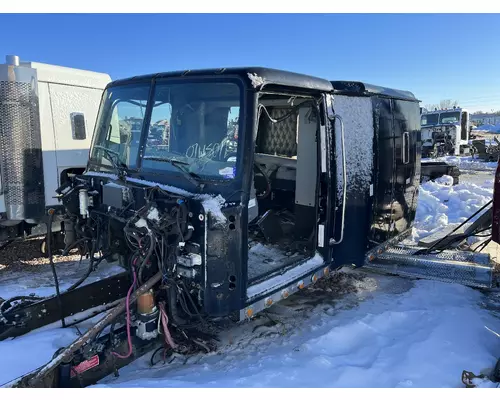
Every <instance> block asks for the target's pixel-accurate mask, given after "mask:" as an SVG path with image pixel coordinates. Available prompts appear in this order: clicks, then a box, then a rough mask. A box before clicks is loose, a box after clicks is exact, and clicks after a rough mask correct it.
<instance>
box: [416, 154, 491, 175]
mask: <svg viewBox="0 0 500 400" xmlns="http://www.w3.org/2000/svg"><path fill="white" fill-rule="evenodd" d="M426 161H431V162H432V161H444V162H447V163H448V164H453V165H456V166H457V167H458V168H459V169H460V171H461V172H462V171H489V170H495V169H496V167H497V163H496V162H483V161H481V160H480V159H478V158H474V157H472V156H470V157H456V156H446V157H437V158H423V159H422V162H426Z"/></svg>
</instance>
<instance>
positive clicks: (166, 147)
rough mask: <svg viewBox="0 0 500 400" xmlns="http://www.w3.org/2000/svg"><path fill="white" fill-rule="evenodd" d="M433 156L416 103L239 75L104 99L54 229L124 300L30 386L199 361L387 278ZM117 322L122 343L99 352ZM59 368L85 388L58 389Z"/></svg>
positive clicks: (132, 82)
mask: <svg viewBox="0 0 500 400" xmlns="http://www.w3.org/2000/svg"><path fill="white" fill-rule="evenodd" d="M421 145H422V139H421V130H420V108H419V101H418V100H417V99H416V98H415V97H414V95H413V94H412V93H410V92H406V91H400V90H394V89H389V88H383V87H378V86H374V85H370V84H365V83H361V82H351V81H349V82H347V81H327V80H324V79H320V78H316V77H311V76H306V75H300V74H296V73H292V72H287V71H279V70H273V69H267V68H233V69H212V70H198V71H191V70H188V71H178V72H169V73H158V74H153V75H147V76H139V77H134V78H130V79H123V80H119V81H114V82H112V83H110V84H108V85H107V87H106V89H105V91H104V94H103V96H102V100H101V105H100V108H99V113H98V116H97V121H96V126H95V132H94V137H93V140H92V146H91V150H90V154H89V160H88V165H87V168H86V170H85V172H83V173H81V174H76V175H74V176H71V177H69V179H67V180H66V181H65V182H64V184H62V185H61V187H59V188H58V189H57V193H58V198H59V200H60V201H61V204H62V206H63V207H62V208H61V209H58V211H57V213H58V218H60V219H61V220H62V221H63V227H64V235H65V238H64V239H65V244H66V250H67V249H70V248H73V247H75V246H78V248H79V249H80V251H81V252H83V253H84V254H86V255H87V256H88V257H89V259H90V267H89V272H88V273H89V274H90V273H91V272H92V270H93V268H94V267H95V265H97V264H98V263H99V262H100V261H102V260H104V259H105V260H107V261H108V262H116V263H119V265H121V266H122V267H123V268H124V274H123V275H122V276H120V277H119V279H120V280H121V281H120V282H121V283H120V285H119V287H120V289H119V290H118V289H116V287H117V286H116V285H114V287H115V289H116V291H115V293H114V294H113V296H112V298H110V301H116V300H117V299H120V298H121V299H123V300H122V302H121V303H120V305H119V306H117V308H116V309H113V310H112V311H110V313H109V314H108V315H107V316H106V317H104V318H103V320H101V321H100V322H99V323H98V324H97V325H96V326H98V329H97V328H96V329H95V330H94V331H92V332H91V333H89V334H88V336H85V337H84V339H85V340H84V339H82V338H80V339H79V340H80V341H79V343H78V345H72V346H73V347H71V346H69V347H68V348H67V349H66V350H65V352H63V353H64V356H63V355H62V354H63V353H61V355H60V357H59V356H56V358H55V359H54V360H56V361H54V360H53V361H52V363H49V364H47V365H46V366H45V367H44V368H42V369H41V370H39V371H37V372H36V373H35V374H34V375H31V376H30V377H29V378H27V379H24V380H23V381H22V383H21V386H23V385H28V386H29V385H35V383H34V382H36V384H37V385H40V382H41V381H42V378H44V377H46V376H47V374H48V373H49V372H51V373H52V372H53V371H55V370H56V369H55V368H56V364H57V365H58V366H59V369H58V371H59V375H58V376H59V378H58V379H60V382H65V384H67V385H72V384H77V382H81V380H82V379H83V380H85V379H84V377H85V374H91V372H90V371H91V370H92V368H94V367H97V365H95V362H97V363H98V365H99V366H100V367H99V368H103V369H102V371H106V373H110V370H109V368H108V367H109V365H108V364H109V363H111V361H109V360H114V361H115V362H118V361H119V363H123V362H126V361H123V360H130V359H131V358H132V354H133V355H134V356H137V355H138V354H139V353H140V352H141V351H140V350H137V348H140V349H143V350H142V351H145V350H146V349H150V344H151V343H153V342H154V341H155V340H156V339H157V338H158V337H160V336H161V337H162V338H163V340H164V342H165V344H166V346H167V347H169V348H176V347H178V346H179V344H178V343H179V342H178V340H180V341H181V343H183V342H184V341H185V340H184V339H186V340H187V339H189V338H190V337H191V338H195V339H193V341H194V343H198V345H199V343H200V340H199V338H198V336H196V335H197V334H194V333H191V334H188V333H187V332H189V331H190V330H191V329H193V327H196V329H199V330H201V331H203V327H204V326H205V325H206V324H207V323H215V322H217V321H220V320H224V319H230V320H233V321H244V320H245V319H248V318H252V317H254V316H255V315H256V314H257V313H259V312H261V311H262V310H265V309H266V308H268V307H270V306H272V305H273V304H275V303H277V302H279V301H281V300H283V299H286V298H287V297H288V296H290V295H292V294H293V293H294V292H297V291H299V290H301V289H303V288H304V287H306V286H308V285H310V284H314V283H315V282H316V281H317V280H318V279H320V278H322V277H324V276H325V275H328V274H329V273H330V272H331V271H333V270H337V269H339V268H341V267H343V266H345V265H349V266H355V267H362V266H364V265H366V264H370V263H371V264H372V267H373V268H376V267H377V266H378V267H379V268H382V267H381V266H382V265H383V264H384V261H383V260H384V257H386V258H387V257H389V259H390V256H391V254H399V255H401V254H403V253H404V251H403V250H402V251H399V252H398V251H395V250H394V249H395V247H394V243H393V242H395V241H400V240H402V239H403V238H404V237H406V236H407V235H408V234H409V233H410V231H411V228H412V225H413V221H414V218H415V213H416V207H417V198H418V187H419V184H420V176H421V170H420V168H421V164H420V158H421ZM417 250H418V249H417ZM402 252H403V253H402ZM407 253H408V254H409V255H410V257H411V259H412V260H413V259H414V258H415V256H416V254H415V253H416V252H415V251H408V252H407ZM96 254H99V255H100V257H99V258H95V255H96ZM405 254H406V253H405ZM387 255H388V256H387ZM403 259H404V257H403ZM438 261H439V262H441V260H438ZM469 261H470V262H469ZM476 261H477V260H475V259H474V260H467V262H469V264H470V265H467V267H471V268H474V266H475V264H474V265H472V264H473V263H474V262H476ZM487 261H488V260H486V261H485V260H483V259H481V260H479V261H477V262H480V263H482V262H487ZM398 262H403V261H402V258H401V257H399V258H398ZM433 262H436V260H435V259H431V260H430V263H431V264H432V263H433ZM414 264H415V263H414ZM417 264H418V263H417ZM384 265H385V264H384ZM412 265H413V264H412ZM433 265H434V266H435V264H433ZM417 267H418V265H417ZM485 274H486V275H485V276H487V277H488V276H489V275H488V273H487V272H486V273H485ZM424 275H425V274H424ZM109 279H115V280H116V279H118V278H116V277H115V278H109ZM481 279H482V282H483V283H484V275H481ZM486 280H487V279H486ZM123 282H127V284H126V285H124V284H123ZM94 285H95V284H94ZM97 285H101V287H104V286H103V285H106V282H104V281H103V282H100V283H97ZM129 287H130V288H129ZM126 289H128V291H127V290H126ZM73 290H80V291H85V290H87V289H86V287H85V286H84V287H81V288H80V289H76V288H75V289H73ZM70 295H71V291H69V292H67V293H63V294H61V296H60V298H59V300H61V299H62V300H64V298H67V297H69V296H70ZM45 301H46V302H49V301H50V302H52V304H55V301H56V298H55V297H54V298H51V299H48V300H45ZM133 301H137V307H136V308H133V309H132V310H131V309H130V307H129V304H130V303H131V302H133ZM42 303H43V301H42V302H41V303H40V304H37V303H36V302H35V303H33V302H32V304H30V307H34V308H37V307H43V304H42ZM89 306H90V304H89ZM13 307H14V308H13ZM118 307H121V308H119V309H118ZM12 309H13V310H16V313H17V314H18V315H20V314H22V313H20V312H19V308H17V309H16V308H15V306H13V305H12V304H10V303H9V304H7V305H6V306H5V307H4V306H3V305H0V311H1V313H2V315H1V316H2V318H3V321H4V324H5V326H7V325H9V322H10V328H12V321H16V324H15V325H16V327H15V329H14V330H11V331H10V332H11V333H10V334H11V335H12V334H15V332H14V331H15V330H16V329H22V324H23V323H22V321H19V320H15V319H13V317H12V315H13V312H12ZM125 309H126V315H125V316H123V311H124V310H125ZM67 314H68V310H66V313H64V312H63V313H62V316H63V317H64V315H67ZM26 315H27V314H26ZM118 316H121V317H122V319H121V320H120V321H121V322H120V327H119V328H117V329H114V328H113V327H112V328H111V333H110V334H114V336H113V337H114V339H113V340H108V339H106V340H104V339H102V338H100V339H99V340H100V341H99V340H97V339H95V335H94V336H92V335H93V334H94V333H95V334H97V333H98V332H100V329H102V328H103V327H104V326H106V324H108V325H109V324H114V323H115V322H112V321H113V319H116V318H118ZM52 318H57V316H56V313H53V314H52ZM106 318H107V319H106ZM113 326H114V325H113ZM1 328H2V326H1V325H0V333H1ZM115 328H116V327H115ZM13 332H14V333H13ZM19 332H20V331H19ZM23 332H24V331H23ZM89 332H90V331H89ZM179 332H181V333H182V335H181V334H180V333H179ZM190 335H191V336H190ZM192 335H194V336H192ZM132 337H134V340H135V341H136V342H134V343H135V345H136V347H135V348H136V350H137V351H136V352H135V353H134V351H133V346H132V339H131V338H132ZM183 338H184V339H183ZM87 340H88V341H87ZM127 344H128V346H127ZM120 346H121V347H120ZM203 346H204V345H201V347H203ZM205 347H206V346H205ZM118 348H120V349H123V352H122V353H118V352H117V351H118V350H117V349H118ZM68 349H70V350H71V351H69V350H68ZM124 353H125V354H124ZM69 355H71V357H69ZM96 356H97V361H89V360H95V357H96ZM63 359H64V360H65V361H64V362H65V363H63V361H62V360H63ZM106 360H108V361H109V363H108V361H106ZM84 363H86V364H84ZM89 363H90V364H89ZM106 363H108V364H106ZM62 365H66V367H67V366H69V368H70V369H71V368H76V370H77V372H78V371H79V372H78V373H73V374H70V373H69V372H68V370H66V372H65V374H66V375H64V374H63V375H64V376H62V375H61V374H62V372H61V371H63V367H62ZM88 365H93V367H90V368H87V369H86V366H88ZM103 365H108V367H106V368H108V369H106V368H105V367H103ZM94 371H95V369H94ZM86 376H88V380H87V381H86V382H91V381H95V379H97V378H96V376H93V375H92V377H89V376H90V375H86ZM79 379H80V381H79ZM71 382H73V383H71ZM75 382H76V383H75Z"/></svg>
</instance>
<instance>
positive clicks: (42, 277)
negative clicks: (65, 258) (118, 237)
mask: <svg viewBox="0 0 500 400" xmlns="http://www.w3.org/2000/svg"><path fill="white" fill-rule="evenodd" d="M77 264H78V262H67V263H66V262H65V263H57V264H56V271H57V276H58V280H59V287H60V290H61V292H63V291H64V290H66V289H67V288H69V287H70V286H71V285H72V284H73V283H75V282H76V281H78V279H79V278H80V277H81V276H83V275H84V273H85V272H86V271H87V267H88V260H83V261H82V265H81V266H80V267H79V268H75V267H76V266H77ZM121 272H123V268H121V267H119V266H117V265H109V264H107V263H106V262H102V263H101V264H100V265H99V266H98V268H97V270H96V271H95V272H93V273H92V274H91V275H90V276H89V278H88V279H87V280H86V281H85V284H89V283H93V282H96V281H98V280H100V279H103V278H107V277H110V276H113V275H116V274H118V273H121ZM26 275H27V274H26V272H23V270H22V269H16V270H15V271H2V273H1V274H0V297H1V298H3V299H9V298H11V297H14V296H19V295H25V296H26V295H30V294H32V293H33V294H35V295H36V296H52V295H53V294H55V289H54V276H53V274H52V270H51V268H50V265H49V264H45V265H41V266H39V268H38V270H37V271H36V272H34V271H30V272H29V273H28V276H26Z"/></svg>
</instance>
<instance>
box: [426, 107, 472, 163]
mask: <svg viewBox="0 0 500 400" xmlns="http://www.w3.org/2000/svg"><path fill="white" fill-rule="evenodd" d="M421 127H422V157H423V158H435V157H441V156H446V155H468V154H470V145H469V136H470V133H471V131H472V125H471V123H470V114H469V112H468V111H467V110H466V109H463V108H458V107H453V108H452V109H442V110H437V109H436V110H434V111H422V114H421Z"/></svg>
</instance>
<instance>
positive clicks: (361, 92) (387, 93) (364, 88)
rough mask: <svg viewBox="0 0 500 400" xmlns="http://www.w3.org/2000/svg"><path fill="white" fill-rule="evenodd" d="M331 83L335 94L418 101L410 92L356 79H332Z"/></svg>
mask: <svg viewBox="0 0 500 400" xmlns="http://www.w3.org/2000/svg"><path fill="white" fill-rule="evenodd" d="M331 84H332V86H333V89H334V92H335V93H336V94H347V95H353V96H383V97H390V98H394V99H401V100H408V101H415V102H418V101H419V100H418V99H417V98H416V97H415V95H414V94H413V93H412V92H408V91H406V90H399V89H391V88H387V87H383V86H377V85H372V84H370V83H364V82H357V81H332V82H331Z"/></svg>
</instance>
